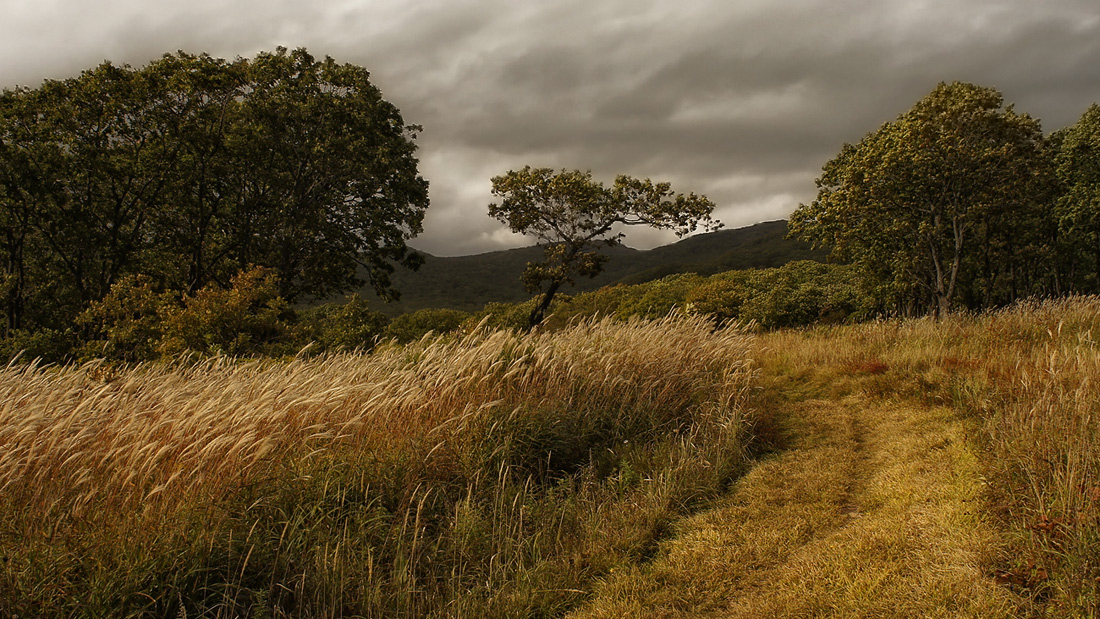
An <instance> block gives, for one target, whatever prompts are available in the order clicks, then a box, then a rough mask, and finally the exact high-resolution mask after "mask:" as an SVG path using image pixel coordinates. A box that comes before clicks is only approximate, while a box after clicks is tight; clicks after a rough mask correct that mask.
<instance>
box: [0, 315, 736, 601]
mask: <svg viewBox="0 0 1100 619" xmlns="http://www.w3.org/2000/svg"><path fill="white" fill-rule="evenodd" d="M748 347H749V343H748V341H747V339H746V338H745V337H744V336H741V335H739V334H737V333H734V332H723V333H717V334H716V333H712V332H711V327H710V325H709V324H706V323H704V322H703V321H700V320H691V319H682V318H668V319H665V320H662V321H657V322H641V321H632V322H629V323H625V324H623V323H614V322H610V321H592V322H587V323H583V324H579V325H576V326H573V327H570V328H568V329H564V330H561V331H558V332H554V333H545V334H538V335H530V336H519V335H514V334H511V333H505V332H496V333H490V332H485V331H477V332H475V333H473V334H470V335H468V336H465V337H461V338H451V339H447V338H439V339H431V338H429V339H425V340H422V341H420V342H418V343H414V344H412V345H409V346H406V347H397V346H392V347H386V348H383V349H381V350H379V351H377V352H376V353H374V354H371V355H353V354H347V355H333V356H327V357H324V358H319V359H317V358H315V359H297V360H292V361H288V362H276V361H250V362H238V361H235V360H232V359H225V358H219V359H212V360H207V361H200V362H188V361H183V362H179V363H176V364H171V365H139V366H134V367H130V368H122V369H119V368H112V367H109V366H106V365H102V364H96V363H92V364H88V365H84V366H80V367H65V368H55V367H37V366H33V365H31V366H21V367H16V366H12V367H8V368H6V369H3V370H2V371H0V554H2V555H3V557H4V558H3V562H2V564H0V616H15V615H18V616H21V617H27V616H75V615H86V616H169V615H172V616H214V617H230V616H244V615H250V614H259V615H267V616H341V615H362V616H368V617H370V616H377V617H381V616H386V617H393V616H455V617H458V616H518V615H546V614H553V613H555V612H560V610H561V609H564V608H568V607H569V606H571V605H573V604H576V603H577V602H578V601H579V600H581V599H583V598H584V597H585V596H586V595H587V593H586V592H587V591H588V588H589V586H590V584H591V583H592V582H593V581H594V579H596V578H598V577H599V576H601V575H602V574H606V573H607V572H608V571H609V570H611V569H613V568H614V567H615V566H616V565H619V564H621V563H623V562H625V561H631V560H638V559H639V557H643V556H644V555H645V554H646V553H649V552H652V551H653V550H654V549H655V547H656V540H658V539H659V538H660V537H661V536H662V535H664V533H665V531H666V530H667V527H668V524H669V522H671V520H672V519H674V518H676V517H677V516H678V515H679V514H682V513H683V512H684V511H685V510H688V509H690V508H691V507H692V506H694V505H697V504H699V502H700V501H702V500H705V499H706V498H707V497H709V496H713V495H714V494H716V493H718V492H720V491H721V490H722V488H723V487H724V484H726V483H728V481H729V480H730V479H732V478H733V477H734V476H736V475H737V474H738V473H739V472H740V470H741V468H742V466H743V447H744V441H745V433H744V423H743V419H742V411H741V401H742V399H743V397H744V394H745V392H746V389H747V386H748V383H749V375H750V370H749V361H748V353H747V351H748Z"/></svg>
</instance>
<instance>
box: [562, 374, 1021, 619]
mask: <svg viewBox="0 0 1100 619" xmlns="http://www.w3.org/2000/svg"><path fill="white" fill-rule="evenodd" d="M786 406H787V408H786V410H785V412H784V413H783V414H782V420H781V422H782V423H783V424H784V425H785V433H786V434H787V436H788V438H789V440H788V443H787V448H786V449H785V450H783V451H780V452H778V453H775V454H772V455H771V456H769V457H766V458H764V459H763V460H762V461H761V462H760V463H759V464H758V465H757V466H756V467H755V468H754V469H753V470H752V471H751V472H750V473H749V474H748V475H746V476H745V477H744V478H743V479H742V480H740V481H739V482H738V484H737V485H736V487H735V489H734V492H733V493H732V494H731V496H730V497H729V498H728V499H727V500H726V501H725V502H724V503H723V504H721V505H718V506H716V507H715V508H713V509H711V510H709V511H706V512H703V513H700V514H698V515H696V516H693V517H691V518H689V519H687V520H685V521H683V522H681V523H679V525H678V527H677V529H676V534H675V535H674V537H673V538H672V539H670V540H669V541H667V542H666V543H664V544H663V545H662V548H661V552H660V553H659V555H658V557H657V558H656V559H655V560H654V561H653V562H652V563H650V564H648V565H645V566H637V567H634V568H631V569H629V570H624V571H623V572H622V573H619V574H616V575H613V577H612V578H610V579H609V580H608V581H607V582H606V583H605V585H604V587H603V588H602V589H601V590H600V591H598V593H597V595H596V596H595V598H594V599H593V600H592V601H591V603H590V604H589V605H587V606H586V607H585V608H583V609H581V610H579V611H578V612H577V613H575V614H574V615H573V616H575V617H620V616H634V617H708V616H710V617H769V616H775V617H824V616H830V617H893V616H905V617H982V618H995V617H1013V616H1024V615H1025V614H1026V610H1025V608H1024V606H1023V601H1021V600H1019V599H1017V598H1015V597H1014V596H1012V595H1011V594H1010V593H1008V592H1007V591H1005V590H1003V589H1001V588H999V587H997V586H996V585H995V584H994V583H993V581H992V580H991V579H990V578H989V577H988V576H987V571H988V570H987V566H988V565H989V564H990V562H991V560H992V558H993V553H995V552H996V550H997V548H998V546H997V540H996V538H995V536H994V533H993V530H992V528H991V527H990V526H988V525H987V524H986V523H985V522H984V520H983V517H982V514H981V510H980V500H979V499H980V492H981V486H980V484H979V482H978V479H979V477H978V466H977V462H976V461H975V459H974V457H973V455H972V454H971V453H970V452H969V451H968V450H967V448H966V445H965V439H964V432H963V427H962V424H961V422H959V421H958V420H957V419H956V418H955V416H954V414H953V413H952V412H951V411H950V410H949V409H944V408H927V407H913V406H910V405H907V404H890V403H881V402H873V401H870V400H868V399H867V398H864V397H861V396H858V395H856V396H847V397H844V398H840V399H837V400H817V399H808V400H803V401H798V402H789V403H787V404H786Z"/></svg>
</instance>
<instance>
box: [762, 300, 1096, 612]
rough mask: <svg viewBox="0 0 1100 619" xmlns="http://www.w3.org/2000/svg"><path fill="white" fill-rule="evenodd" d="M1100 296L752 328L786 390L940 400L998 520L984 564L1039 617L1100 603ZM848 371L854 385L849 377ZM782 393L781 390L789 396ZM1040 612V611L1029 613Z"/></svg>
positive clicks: (988, 510) (770, 370)
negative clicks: (995, 545) (995, 541)
mask: <svg viewBox="0 0 1100 619" xmlns="http://www.w3.org/2000/svg"><path fill="white" fill-rule="evenodd" d="M1097 334H1100V299H1097V298H1096V297H1078V298H1070V299H1064V300H1057V301H1045V302H1034V303H1023V304H1019V305H1016V306H1014V307H1011V308H1007V309H1004V310H1000V311H996V312H990V313H986V314H982V315H975V316H970V315H956V316H952V317H950V318H947V319H944V320H940V321H936V320H932V319H921V320H908V321H879V322H872V323H868V324H862V325H856V326H849V327H830V328H818V329H813V330H810V331H779V332H775V333H772V334H768V335H766V336H764V337H763V339H762V345H763V346H764V347H765V348H766V349H767V350H768V351H769V352H767V353H766V354H760V355H757V358H758V359H760V360H761V364H762V368H761V371H762V372H763V374H764V375H765V376H785V377H786V382H785V384H786V385H787V387H786V389H788V390H794V391H803V392H809V393H813V392H814V391H815V390H816V391H817V393H819V394H823V395H824V397H828V398H839V397H842V396H843V391H836V390H834V388H836V387H839V386H840V385H848V386H849V387H850V388H852V389H856V390H858V391H859V392H860V393H863V394H865V395H867V396H870V397H872V398H876V399H879V400H886V401H901V402H911V403H915V404H918V405H923V406H924V407H947V408H948V409H950V410H952V411H955V413H957V415H958V418H959V419H960V420H962V421H963V422H964V423H965V425H966V428H967V437H968V439H967V440H968V443H969V445H970V448H971V449H972V450H973V452H974V453H975V455H976V457H977V458H978V462H979V465H980V468H979V470H980V472H981V474H982V475H983V478H982V480H983V481H982V483H983V486H984V487H983V488H982V492H981V493H980V496H981V499H982V506H981V509H984V510H985V512H984V513H985V514H986V515H987V516H988V517H989V518H990V519H991V521H992V522H994V523H995V524H996V525H997V526H998V527H999V529H1000V530H1001V533H1002V535H1001V543H1002V544H1003V546H1001V547H1000V548H999V549H998V552H999V554H998V556H997V558H996V560H995V561H994V562H993V563H992V564H989V565H986V566H985V567H986V569H987V576H988V577H989V578H990V579H992V580H994V581H996V582H998V583H999V584H1001V585H1002V586H1003V587H1006V588H1008V589H1011V590H1012V591H1014V592H1017V593H1019V594H1021V595H1023V596H1025V597H1026V598H1027V599H1029V600H1031V601H1033V602H1034V603H1035V604H1036V605H1037V606H1038V607H1039V608H1041V609H1042V611H1041V612H1042V613H1043V614H1042V616H1051V617H1092V616H1097V615H1098V614H1100V562H1098V561H1097V557H1100V469H1098V467H1100V414H1098V413H1100V410H1098V405H1100V385H1098V384H1097V377H1098V376H1100V349H1098V346H1097V340H1096V335H1097ZM853 378H854V379H856V380H855V381H854V383H853V382H852V380H851V379H853ZM788 395H791V394H788ZM1036 612H1039V611H1036Z"/></svg>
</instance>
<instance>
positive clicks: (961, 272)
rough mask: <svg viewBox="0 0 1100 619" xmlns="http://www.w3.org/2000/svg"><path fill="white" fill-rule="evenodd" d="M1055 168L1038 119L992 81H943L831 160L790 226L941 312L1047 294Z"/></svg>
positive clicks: (871, 277) (912, 306) (898, 295)
mask: <svg viewBox="0 0 1100 619" xmlns="http://www.w3.org/2000/svg"><path fill="white" fill-rule="evenodd" d="M1050 181H1051V170H1050V165H1049V157H1048V153H1047V150H1046V145H1045V141H1044V138H1043V134H1042V131H1041V129H1040V126H1039V122H1038V121H1037V120H1035V119H1033V118H1032V117H1030V116H1028V115H1026V114H1018V113H1016V112H1015V111H1014V110H1013V108H1012V106H1005V104H1004V100H1003V97H1002V96H1001V94H1000V93H999V92H998V91H996V90H995V89H992V88H984V87H979V86H975V85H972V84H964V83H958V82H956V83H952V84H945V83H943V84H940V85H939V86H937V87H936V88H935V89H934V90H933V91H932V92H931V93H930V94H929V95H927V96H926V97H924V98H923V99H921V100H920V101H918V102H917V103H916V104H915V105H914V106H913V107H912V108H911V109H910V110H909V111H907V112H905V113H904V114H902V115H901V116H900V117H898V119H897V120H895V121H893V122H889V123H886V124H884V125H883V126H882V127H881V128H879V129H878V130H877V131H875V132H873V133H870V134H868V135H867V136H865V137H864V138H863V139H862V140H861V141H860V142H859V143H858V144H855V145H852V144H845V145H844V146H843V148H842V149H841V151H840V153H839V154H838V155H837V156H836V157H835V158H833V159H832V160H830V161H829V162H828V163H826V164H825V166H824V168H823V174H822V176H821V177H820V178H818V180H817V186H818V189H819V191H818V195H817V199H816V200H814V201H813V202H812V203H811V204H809V205H805V204H803V205H800V206H799V208H798V210H797V211H795V213H794V214H793V215H792V217H791V231H792V234H793V235H797V236H800V237H802V238H804V239H807V240H811V241H813V242H814V243H815V244H816V245H818V246H828V247H831V248H832V250H833V257H834V258H836V259H839V260H842V261H852V262H854V263H856V264H857V265H859V266H861V268H862V271H863V273H864V275H865V276H866V278H867V281H868V282H870V283H871V285H872V286H874V287H877V289H878V292H879V294H880V296H881V297H883V298H884V299H885V300H888V301H889V302H892V303H894V304H896V305H897V306H898V307H900V308H902V309H907V310H908V311H910V312H912V311H916V310H917V309H918V308H926V309H928V310H930V311H932V312H933V313H937V314H943V313H946V312H948V311H949V310H951V308H952V307H953V306H954V305H955V304H956V302H957V301H958V299H959V298H960V293H965V295H966V296H967V297H968V298H969V299H971V300H972V301H973V304H974V305H979V306H988V305H991V304H996V303H997V302H1002V301H1004V300H1006V299H1011V298H1017V297H1019V296H1023V295H1024V294H1029V293H1030V294H1034V293H1037V292H1042V290H1041V287H1042V286H1043V285H1044V283H1043V281H1042V278H1041V277H1040V274H1039V273H1038V272H1037V271H1038V270H1039V269H1041V268H1042V267H1043V265H1042V263H1041V262H1042V261H1041V260H1037V259H1035V258H1036V255H1037V250H1036V249H1035V248H1036V245H1040V244H1042V243H1043V242H1045V241H1046V240H1047V239H1045V238H1043V235H1044V234H1048V232H1049V231H1048V230H1046V229H1045V228H1044V226H1043V223H1042V215H1043V214H1042V208H1043V207H1044V206H1045V205H1046V204H1047V203H1048V200H1049V195H1050V188H1051V184H1050Z"/></svg>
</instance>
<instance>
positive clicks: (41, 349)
mask: <svg viewBox="0 0 1100 619" xmlns="http://www.w3.org/2000/svg"><path fill="white" fill-rule="evenodd" d="M79 345H80V338H79V337H78V336H77V334H76V333H75V332H73V330H72V329H66V330H65V331H59V330H57V329H39V330H38V331H25V330H19V331H12V332H11V334H10V335H8V337H5V338H0V363H10V362H11V361H13V360H16V359H18V360H19V361H20V362H29V361H34V360H36V359H37V360H38V361H39V362H41V363H57V364H63V363H67V362H69V361H72V360H73V358H74V356H75V354H76V353H75V352H74V351H75V350H76V349H77V348H78V347H79Z"/></svg>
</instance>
